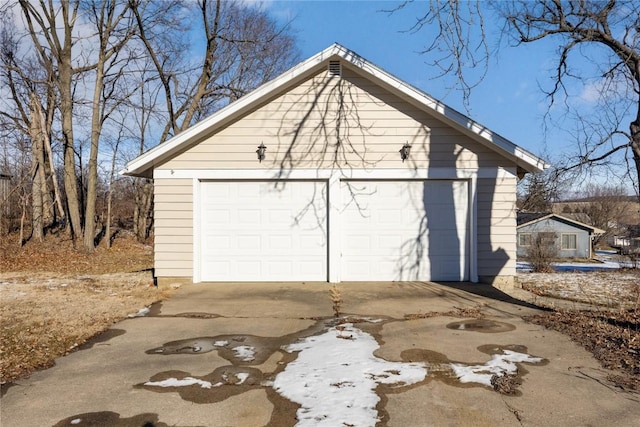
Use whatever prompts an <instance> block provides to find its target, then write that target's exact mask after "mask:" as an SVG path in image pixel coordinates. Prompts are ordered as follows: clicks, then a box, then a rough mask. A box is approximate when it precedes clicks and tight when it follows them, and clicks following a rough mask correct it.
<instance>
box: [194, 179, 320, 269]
mask: <svg viewBox="0 0 640 427" xmlns="http://www.w3.org/2000/svg"><path fill="white" fill-rule="evenodd" d="M200 200H201V202H200V222H201V234H200V247H201V249H200V268H201V279H202V280H203V281H291V280H295V281H305V280H306V281H326V280H327V247H328V245H327V203H326V182H322V181H277V185H276V181H204V182H202V183H201V184H200Z"/></svg>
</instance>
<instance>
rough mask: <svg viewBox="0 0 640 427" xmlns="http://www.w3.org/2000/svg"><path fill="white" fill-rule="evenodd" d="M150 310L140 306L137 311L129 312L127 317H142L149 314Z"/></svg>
mask: <svg viewBox="0 0 640 427" xmlns="http://www.w3.org/2000/svg"><path fill="white" fill-rule="evenodd" d="M150 311H151V310H150V309H149V307H145V308H141V309H140V310H138V312H137V313H133V314H129V315H128V316H127V317H132V318H133V317H144V316H146V315H147V314H149V312H150Z"/></svg>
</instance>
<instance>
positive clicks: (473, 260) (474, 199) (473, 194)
mask: <svg viewBox="0 0 640 427" xmlns="http://www.w3.org/2000/svg"><path fill="white" fill-rule="evenodd" d="M468 186H469V187H468V191H469V194H468V197H469V280H470V281H471V282H472V283H478V281H479V278H478V219H477V218H478V180H477V179H476V178H474V177H472V178H470V179H469V183H468Z"/></svg>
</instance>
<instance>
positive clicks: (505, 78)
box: [264, 0, 573, 160]
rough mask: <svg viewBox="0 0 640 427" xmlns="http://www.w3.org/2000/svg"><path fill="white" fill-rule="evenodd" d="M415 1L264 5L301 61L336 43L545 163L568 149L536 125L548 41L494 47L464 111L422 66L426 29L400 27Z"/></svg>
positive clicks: (549, 54)
mask: <svg viewBox="0 0 640 427" xmlns="http://www.w3.org/2000/svg"><path fill="white" fill-rule="evenodd" d="M421 3H423V2H421V1H416V2H414V3H413V4H411V5H409V7H407V8H405V9H404V10H401V11H399V12H397V13H394V14H389V13H386V12H384V11H385V10H391V9H393V8H395V7H396V6H398V5H399V4H400V2H389V1H370V0H369V1H365V0H361V1H312V0H298V1H280V0H272V1H267V2H265V3H264V5H265V7H266V8H267V10H268V11H269V12H270V13H271V14H272V16H274V17H276V18H278V19H279V20H281V21H282V22H285V21H287V20H292V26H293V28H294V29H295V32H296V36H297V38H298V40H299V47H300V49H301V53H302V57H303V59H306V58H308V57H310V56H312V55H314V54H316V53H318V52H319V51H321V50H323V49H325V48H327V47H328V46H330V45H331V44H332V43H334V42H337V43H340V44H341V45H343V46H345V47H347V48H349V49H351V50H353V51H355V52H356V53H358V54H359V55H361V56H363V57H364V58H366V59H367V60H369V61H370V62H373V63H374V64H376V65H378V66H379V67H381V68H383V69H385V70H386V71H388V72H390V73H391V74H393V75H395V76H396V77H398V78H400V79H402V80H404V81H406V82H408V83H410V84H412V85H414V86H416V87H418V88H419V89H421V90H423V91H425V92H426V93H428V94H430V95H431V96H433V97H435V98H437V99H439V100H441V101H443V102H444V103H445V104H447V105H449V106H450V107H452V108H455V109H457V110H458V111H460V112H462V113H464V114H467V115H469V116H470V117H471V118H472V119H474V120H476V121H477V122H479V123H481V124H482V125H484V126H486V127H488V128H489V129H491V130H492V131H494V132H496V133H498V134H500V135H502V136H503V137H505V138H507V139H509V140H511V141H512V142H514V143H516V144H517V145H519V146H521V147H523V148H525V149H527V150H529V151H531V152H532V153H534V154H537V155H541V156H543V157H544V158H546V159H549V160H553V158H557V157H560V156H564V155H565V153H570V152H572V150H573V147H572V146H571V144H568V143H567V141H566V137H565V136H563V134H562V133H561V132H558V131H551V132H549V131H547V132H546V133H545V131H544V126H543V115H544V113H545V112H546V111H547V107H548V102H547V101H546V99H545V96H544V94H543V93H542V92H541V90H540V84H543V85H545V84H546V83H547V82H549V81H550V78H551V76H552V74H551V73H550V70H552V68H553V66H554V59H555V58H556V56H555V55H554V50H555V46H554V45H553V44H551V43H548V42H546V41H543V42H538V43H536V44H532V45H524V46H520V47H517V48H514V47H505V48H503V49H501V50H500V54H499V56H496V57H495V58H493V59H492V62H491V63H490V69H489V73H488V75H487V76H486V78H485V79H484V81H483V82H482V83H481V84H480V86H479V87H477V88H476V89H474V91H473V92H472V95H471V103H470V112H469V111H466V110H465V107H464V105H463V102H462V96H461V94H460V93H459V92H456V91H451V90H449V89H448V87H450V86H451V84H453V83H454V82H453V80H451V79H450V78H435V77H437V75H438V72H437V71H436V70H434V69H433V68H432V67H430V66H429V64H428V61H429V58H428V57H425V56H424V55H421V54H419V53H418V52H419V51H420V50H422V49H424V47H425V45H426V44H427V43H428V41H429V40H430V38H432V37H433V34H429V32H428V31H429V29H426V30H423V31H422V32H420V33H413V34H412V33H410V32H408V31H407V30H408V29H410V28H411V25H412V24H413V23H414V20H415V17H416V16H417V14H418V13H419V12H420V11H423V10H424V8H425V7H426V6H428V4H427V3H423V4H422V5H421ZM488 24H489V25H488V29H489V31H490V32H491V33H492V34H497V32H498V30H499V28H496V22H489V23H488Z"/></svg>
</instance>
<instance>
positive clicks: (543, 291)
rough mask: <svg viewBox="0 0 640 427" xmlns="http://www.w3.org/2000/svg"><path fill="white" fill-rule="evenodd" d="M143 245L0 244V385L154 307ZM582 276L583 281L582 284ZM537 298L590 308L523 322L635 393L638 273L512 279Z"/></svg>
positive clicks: (160, 294) (159, 294)
mask: <svg viewBox="0 0 640 427" xmlns="http://www.w3.org/2000/svg"><path fill="white" fill-rule="evenodd" d="M152 263H153V254H152V248H151V246H150V245H144V244H141V243H138V242H136V241H135V239H133V238H132V237H130V236H127V235H126V234H125V235H121V236H120V237H118V238H117V239H116V240H115V241H114V245H113V246H112V248H111V249H109V250H107V249H105V248H99V249H98V250H97V251H96V252H95V253H93V254H87V253H84V252H81V251H76V250H74V249H73V247H72V245H71V242H69V241H65V240H64V239H63V238H50V239H49V240H48V241H47V242H45V243H44V244H35V243H30V244H27V245H26V246H24V247H22V248H20V247H19V246H18V245H17V244H16V242H15V241H13V239H11V238H0V384H2V383H6V382H11V381H14V380H16V379H19V378H24V377H28V376H29V374H30V373H31V372H33V371H34V370H38V369H43V368H47V367H49V366H52V365H53V364H54V359H55V358H57V357H60V356H63V355H65V354H68V353H69V352H72V351H75V350H76V349H77V348H79V347H80V346H82V344H83V343H85V342H86V341H87V340H88V339H90V338H91V337H93V336H96V335H97V334H99V333H100V332H102V331H104V330H106V329H108V328H109V327H110V326H111V325H113V324H114V323H116V322H118V321H119V320H121V319H124V318H126V317H127V316H132V315H136V313H138V312H139V310H141V309H144V308H145V307H147V306H149V305H150V304H152V303H153V302H156V301H159V300H162V299H164V298H167V297H169V296H170V293H171V291H159V290H158V289H156V288H155V287H154V286H153V281H152V274H151V266H152ZM586 278H588V279H586ZM519 279H520V283H521V284H522V286H523V288H524V289H526V290H529V291H530V292H533V293H536V294H537V295H541V296H550V297H554V298H560V299H565V300H566V299H570V300H573V301H582V302H586V303H589V304H594V307H595V310H590V311H577V310H551V311H549V312H546V313H543V314H541V315H537V316H533V317H530V318H528V319H526V320H528V321H530V322H532V323H536V324H540V325H544V326H545V327H547V328H550V329H555V330H557V331H560V332H562V333H565V334H567V335H569V336H571V338H572V339H573V340H574V341H576V342H577V343H578V344H580V345H582V346H583V347H585V348H586V349H587V350H589V351H590V352H592V353H593V354H594V356H595V357H596V358H597V359H598V360H599V361H600V363H602V365H603V366H605V367H608V368H613V369H615V370H617V371H619V372H621V375H620V376H619V377H616V378H612V380H613V381H614V382H615V383H616V384H618V385H619V386H620V387H621V388H624V389H628V390H640V306H639V305H640V273H639V272H637V271H636V272H628V271H627V272H611V273H598V274H593V275H592V274H588V275H587V274H583V275H581V276H579V277H578V278H576V276H575V275H572V274H567V273H555V274H547V275H527V276H526V277H524V280H523V277H519Z"/></svg>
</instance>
